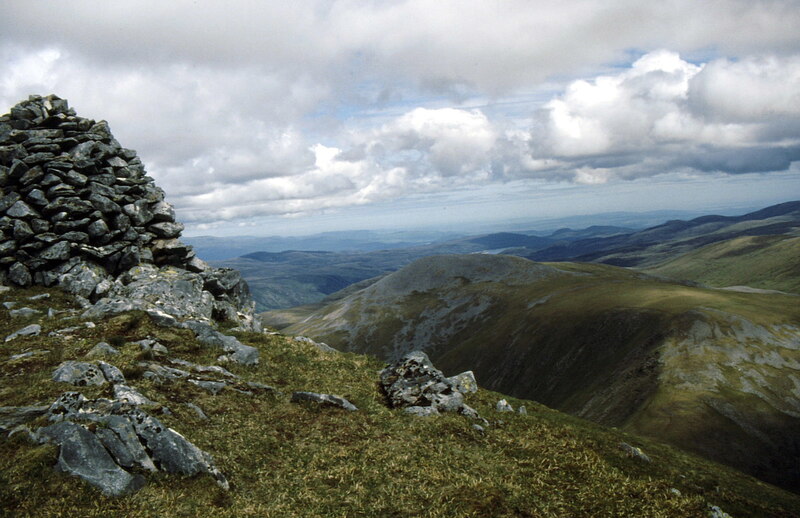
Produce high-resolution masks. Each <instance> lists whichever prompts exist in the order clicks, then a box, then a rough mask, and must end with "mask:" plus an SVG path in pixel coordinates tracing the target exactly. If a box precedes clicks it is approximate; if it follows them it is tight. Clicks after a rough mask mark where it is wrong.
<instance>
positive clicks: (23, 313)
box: [8, 308, 41, 318]
mask: <svg viewBox="0 0 800 518" xmlns="http://www.w3.org/2000/svg"><path fill="white" fill-rule="evenodd" d="M8 314H9V316H11V317H12V318H27V317H32V316H34V315H39V314H41V311H39V310H38V309H33V308H19V309H12V310H11V311H9V312H8Z"/></svg>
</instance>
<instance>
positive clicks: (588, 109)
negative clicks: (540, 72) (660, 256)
mask: <svg viewBox="0 0 800 518" xmlns="http://www.w3.org/2000/svg"><path fill="white" fill-rule="evenodd" d="M798 101H800V58H798V56H788V57H776V56H768V57H748V58H745V59H743V60H741V61H738V62H735V63H734V62H731V61H730V60H727V59H719V60H714V61H711V62H709V63H707V64H703V65H695V64H692V63H689V62H687V61H685V60H683V59H681V58H680V56H679V55H678V54H677V53H675V52H669V51H654V52H651V53H649V54H646V55H644V56H642V57H641V58H640V59H639V60H637V61H635V62H634V63H633V64H632V65H631V67H630V68H628V69H625V70H622V71H621V72H619V73H617V74H614V75H603V76H599V77H596V78H594V79H591V80H577V81H575V82H573V83H571V84H570V85H569V86H568V87H567V88H566V91H565V92H564V94H562V95H560V96H558V97H557V98H555V99H553V100H551V101H550V102H548V103H546V104H545V105H544V107H543V110H542V111H541V112H540V113H539V114H538V115H537V117H536V120H537V124H535V125H534V130H533V132H532V135H531V139H530V143H531V144H530V145H531V155H532V157H534V158H537V159H539V160H541V159H547V158H549V159H552V160H553V161H554V162H558V163H559V165H558V168H559V169H561V170H566V171H567V172H569V171H573V173H574V178H575V180H576V181H579V182H586V181H587V179H588V180H589V181H594V180H595V179H596V178H598V177H597V175H596V174H594V173H592V175H590V176H588V177H587V174H586V169H585V167H590V170H595V168H598V167H599V168H601V170H602V171H603V175H602V178H603V179H604V180H607V179H609V178H613V177H619V178H630V177H636V176H647V175H653V174H659V173H665V172H670V171H674V170H675V169H676V168H681V167H688V168H694V169H696V170H698V171H708V170H717V171H722V172H729V173H741V172H753V171H773V170H785V169H787V168H788V167H789V165H790V163H791V162H792V161H793V160H797V159H798V154H799V153H798V150H800V135H798V134H797V131H796V130H797V128H798V127H799V126H800V108H798V107H797V106H798V105H799V104H800V103H799V102H798ZM523 171H524V168H523ZM534 174H535V173H534Z"/></svg>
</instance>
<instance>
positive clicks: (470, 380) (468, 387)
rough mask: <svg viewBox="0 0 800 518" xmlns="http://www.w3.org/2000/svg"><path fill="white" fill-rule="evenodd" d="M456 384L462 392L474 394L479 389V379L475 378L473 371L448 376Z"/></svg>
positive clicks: (457, 388)
mask: <svg viewBox="0 0 800 518" xmlns="http://www.w3.org/2000/svg"><path fill="white" fill-rule="evenodd" d="M447 379H448V380H450V381H451V382H453V383H454V384H455V386H456V390H458V391H459V392H461V393H462V394H472V393H475V392H477V391H478V381H477V380H476V379H475V374H474V373H473V372H472V371H466V372H462V373H461V374H456V375H455V376H450V377H449V378H447Z"/></svg>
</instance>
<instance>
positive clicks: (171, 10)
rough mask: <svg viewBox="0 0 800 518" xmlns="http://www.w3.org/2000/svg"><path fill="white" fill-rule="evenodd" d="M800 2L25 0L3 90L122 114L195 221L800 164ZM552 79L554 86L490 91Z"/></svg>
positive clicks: (14, 19) (1, 42)
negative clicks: (459, 192)
mask: <svg viewBox="0 0 800 518" xmlns="http://www.w3.org/2000/svg"><path fill="white" fill-rule="evenodd" d="M796 7H797V6H796V2H793V1H790V0H760V1H745V0H722V1H719V2H713V3H704V4H703V5H702V6H699V5H698V4H697V3H696V2H695V1H690V0H669V1H665V2H650V3H642V2H639V1H635V0H617V1H613V2H608V1H601V0H578V1H574V2H563V1H557V0H545V1H537V2H530V1H528V0H510V1H508V2H502V3H498V2H485V1H483V0H458V1H456V0H440V1H437V2H435V3H431V2H429V1H427V0H399V1H396V2H380V1H377V0H340V1H334V2H330V1H328V0H311V1H308V2H257V1H254V0H231V1H230V2H225V3H224V4H216V3H203V4H202V5H200V6H198V5H197V4H196V3H195V2H190V1H188V0H174V1H170V2H163V1H155V0H139V1H135V2H126V3H125V4H120V3H108V2H100V1H89V0H75V1H73V2H70V3H69V4H68V5H67V4H66V3H63V2H57V1H45V0H42V1H39V2H16V1H10V2H3V3H2V4H0V19H2V20H4V22H5V23H4V28H3V31H2V33H1V34H0V66H2V69H3V71H4V73H3V75H2V76H0V103H3V104H4V105H5V106H6V107H8V106H11V105H12V104H13V103H15V102H17V101H19V100H21V99H24V98H25V97H26V96H27V95H28V94H30V93H50V92H53V93H57V94H59V95H61V96H63V97H66V98H67V99H69V100H70V102H71V104H72V105H73V106H74V107H75V108H76V109H77V111H78V113H79V114H81V115H83V116H87V117H94V118H98V119H99V118H104V119H106V120H108V121H109V122H110V125H111V128H112V130H113V131H114V134H115V135H116V137H117V139H118V140H119V141H120V142H121V143H122V144H123V145H125V146H128V147H133V148H135V149H137V150H138V151H139V153H140V156H141V157H142V159H143V160H144V162H145V163H146V165H147V167H148V170H149V172H150V173H151V174H152V175H153V176H154V177H155V178H156V181H157V182H158V184H159V185H160V186H161V187H162V188H164V189H165V191H166V192H167V196H168V199H170V201H172V202H173V203H175V205H176V207H177V209H178V212H179V217H180V218H182V219H183V220H184V221H187V222H202V221H211V220H215V219H237V218H243V217H255V216H259V215H272V214H275V215H279V214H304V213H314V212H319V211H326V210H330V209H335V208H337V207H346V206H350V205H364V204H370V203H376V202H380V201H384V200H391V199H396V198H400V197H403V196H407V195H409V194H415V193H433V192H444V191H449V190H454V189H466V188H470V187H476V186H477V187H481V186H486V185H493V184H496V183H497V182H507V181H510V180H519V179H536V180H547V181H555V182H562V181H571V182H575V183H581V184H595V185H596V184H600V183H607V184H608V183H613V181H614V180H616V179H632V178H641V177H645V176H648V175H656V174H660V173H665V172H670V171H688V172H689V173H688V174H697V173H698V172H703V171H723V172H730V173H742V172H749V171H775V170H784V169H786V168H788V167H789V166H790V165H791V163H792V162H793V161H796V160H798V154H800V153H799V152H798V149H800V143H798V139H800V137H798V135H800V97H799V96H800V79H799V78H800V31H797V27H798V26H800V9H797V8H796ZM54 20H58V22H57V23H56V22H54ZM659 48H664V49H670V50H654V49H659ZM632 49H637V50H636V51H635V54H634V50H632ZM709 49H713V52H712V51H711V50H709ZM636 57H638V59H636V60H635V61H634V62H633V63H632V64H631V63H630V61H631V60H633V59H635V58H636ZM612 65H613V66H612ZM545 80H547V81H549V88H554V89H557V92H556V93H555V94H554V95H553V96H552V97H549V98H547V99H545V100H543V101H541V102H539V100H538V99H537V100H536V102H533V103H528V104H525V103H520V104H515V103H513V102H508V103H507V104H505V108H504V109H502V110H497V109H495V110H493V109H492V104H493V103H495V104H496V105H499V104H503V103H504V101H508V100H509V99H511V100H515V99H519V98H523V97H524V94H525V93H530V92H532V91H540V90H537V89H539V88H540V87H541V85H542V82H543V81H545ZM471 99H473V100H474V99H479V100H480V103H471V102H470V100H471ZM477 104H485V105H486V107H481V108H474V106H476V105H477ZM470 106H473V107H470Z"/></svg>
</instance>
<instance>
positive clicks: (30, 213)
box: [6, 200, 41, 218]
mask: <svg viewBox="0 0 800 518" xmlns="http://www.w3.org/2000/svg"><path fill="white" fill-rule="evenodd" d="M6 215H7V216H10V217H12V218H39V217H41V216H40V215H39V213H38V212H36V211H35V210H33V209H32V208H31V206H30V205H28V204H27V203H25V202H24V201H22V200H19V201H18V202H16V203H15V204H14V205H12V206H11V208H10V209H8V210H7V211H6Z"/></svg>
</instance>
